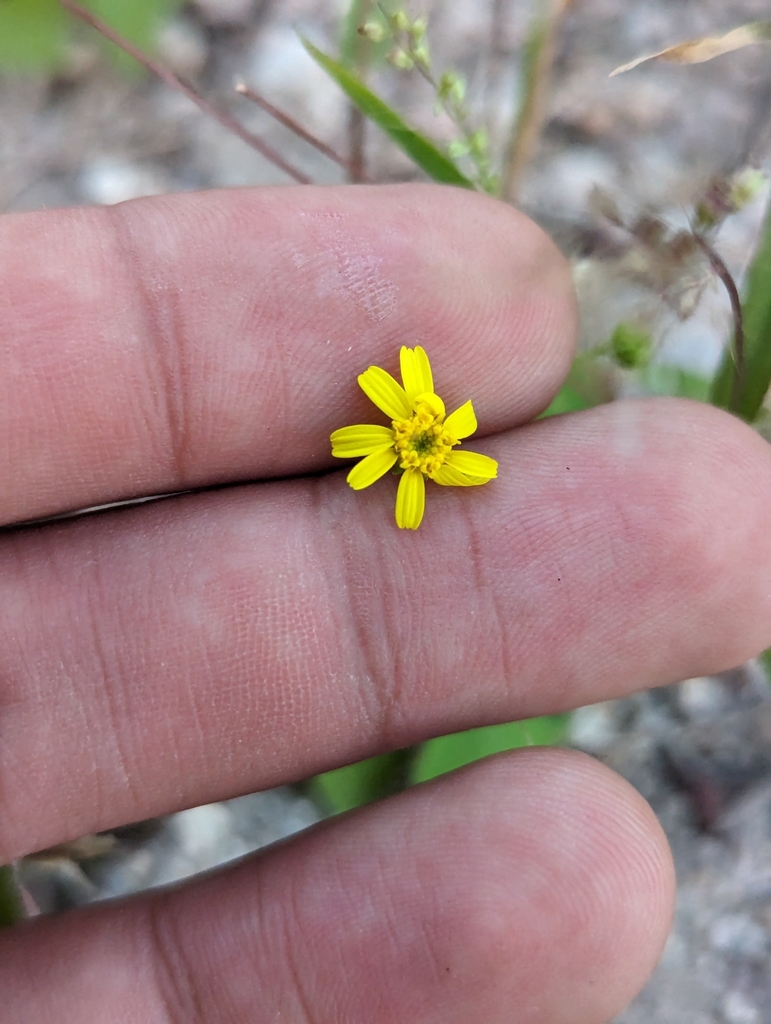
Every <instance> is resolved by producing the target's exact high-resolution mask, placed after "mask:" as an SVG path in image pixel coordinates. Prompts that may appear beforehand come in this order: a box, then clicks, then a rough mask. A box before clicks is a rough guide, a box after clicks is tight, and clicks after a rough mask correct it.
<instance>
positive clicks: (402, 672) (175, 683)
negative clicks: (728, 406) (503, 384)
mask: <svg viewBox="0 0 771 1024" xmlns="http://www.w3.org/2000/svg"><path fill="white" fill-rule="evenodd" d="M486 447H487V448H488V450H489V451H490V452H491V454H493V455H495V456H496V457H497V458H498V459H499V461H500V475H499V478H498V480H496V481H493V482H491V483H490V484H487V485H485V487H482V488H473V489H466V488H463V489H457V490H456V489H451V488H445V487H434V488H431V492H430V494H429V495H428V507H427V511H426V521H425V523H424V525H423V526H421V528H420V530H419V531H418V532H417V533H415V534H410V535H407V534H406V533H405V532H404V531H399V530H397V529H396V528H395V526H394V523H393V501H394V486H393V485H394V481H393V480H387V481H384V482H381V483H380V484H378V485H376V486H375V487H373V488H372V489H371V490H370V491H365V492H363V493H354V492H352V491H351V490H350V489H349V488H348V487H347V486H346V485H345V483H344V476H343V474H331V475H329V476H328V477H326V478H320V479H315V480H310V481H287V482H281V483H276V484H265V485H260V486H258V487H253V488H239V489H232V490H228V491H225V492H221V493H218V494H211V493H207V494H203V495H197V496H194V497H187V498H179V499H174V500H171V501H166V502H162V503H159V504H156V505H154V506H152V507H145V508H143V509H132V510H130V511H127V512H119V513H111V514H109V515H104V516H98V517H93V518H90V519H87V520H81V521H78V522H74V523H67V524H62V525H57V526H55V527H46V528H38V529H35V530H25V531H19V532H18V533H16V534H14V535H10V536H6V537H5V538H4V539H2V541H1V542H0V607H2V608H3V616H2V618H1V619H0V716H1V717H0V733H2V736H3V743H2V745H0V818H2V821H3V829H2V831H1V832H0V862H2V861H3V860H9V859H12V858H13V857H15V856H17V855H20V854H22V853H25V852H28V851H29V850H31V849H35V848H39V847H42V846H48V845H51V844H52V843H54V842H57V841H60V840H62V839H65V838H71V837H73V836H74V835H78V834H83V833H85V832H89V831H95V830H98V829H101V828H109V827H112V826H114V825H117V824H120V823H124V822H126V821H133V820H138V819H141V818H144V817H149V816H151V815H154V814H157V813H161V812H164V811H169V810H173V809H175V808H178V807H181V806H190V805H192V804H197V803H204V802H207V801H208V800H214V799H218V798H221V797H224V796H229V795H233V794H235V793H236V792H246V791H249V790H254V789H259V788H264V787H267V786H271V785H277V784H279V783H281V782H286V781H290V780H295V779H298V778H303V777H306V776H309V775H312V774H314V773H315V772H317V771H321V770H324V769H326V768H330V767H333V766H335V765H338V764H343V763H346V762H348V761H352V760H356V759H357V758H359V757H365V756H367V755H369V754H374V753H378V752H380V751H382V750H385V749H396V748H399V747H404V746H408V745H409V744H412V743H416V742H419V741H420V740H423V739H425V738H427V737H429V736H431V735H436V734H439V733H446V732H453V731H455V730H459V729H462V728H468V727H472V726H477V725H482V724H485V723H489V722H496V721H506V720H509V719H515V718H520V717H529V716H531V715H536V714H542V713H546V712H549V711H556V710H561V709H565V708H567V707H571V706H578V705H582V704H588V703H591V702H593V701H596V700H601V699H603V698H608V697H611V696H614V695H618V694H621V693H625V692H630V691H633V690H635V689H641V688H644V687H647V686H653V685H657V684H662V683H664V682H668V681H671V680H674V679H679V678H686V677H687V676H690V675H697V674H703V673H708V672H714V671H718V670H720V669H724V668H727V667H729V666H731V665H734V664H737V663H738V662H740V661H742V660H743V659H745V658H746V657H749V656H750V655H752V654H755V653H757V652H758V651H759V650H761V649H762V648H763V647H764V646H767V645H768V644H769V643H771V631H770V627H769V623H771V590H769V586H768V580H769V578H771V535H770V534H769V531H768V528H767V510H768V508H769V506H770V505H771V463H770V461H769V448H768V446H767V445H766V443H765V442H764V441H762V440H761V439H760V438H759V437H757V435H755V434H754V433H753V432H752V431H751V430H750V429H749V428H748V427H746V426H745V425H743V424H741V423H740V422H738V421H736V420H734V419H732V418H731V417H728V416H727V415H725V414H722V413H718V412H717V411H715V410H712V409H710V408H708V407H704V406H698V405H696V404H691V403H680V402H668V401H661V402H656V401H649V402H640V403H631V402H630V403H624V404H619V405H617V406H609V407H605V408H602V409H597V410H595V411H592V412H589V413H585V414H581V415H579V416H577V417H564V418H559V419H557V420H553V421H544V422H542V423H539V424H536V425H534V426H532V427H525V428H522V429H520V430H518V431H516V432H512V433H510V434H508V435H505V436H502V437H500V438H498V439H495V440H493V439H488V441H487V442H486Z"/></svg>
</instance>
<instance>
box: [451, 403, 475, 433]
mask: <svg viewBox="0 0 771 1024" xmlns="http://www.w3.org/2000/svg"><path fill="white" fill-rule="evenodd" d="M444 426H445V430H447V432H448V433H450V434H452V436H453V437H456V438H457V439H458V440H459V441H460V439H461V438H462V437H469V436H470V435H471V434H473V433H474V431H475V430H476V428H477V418H476V415H475V413H474V406H473V405H472V404H471V399H469V401H468V402H464V403H463V405H462V406H461V407H460V409H456V410H455V412H451V413H450V415H449V416H448V417H447V419H446V420H445V421H444Z"/></svg>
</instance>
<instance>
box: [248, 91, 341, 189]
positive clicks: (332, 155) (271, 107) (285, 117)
mask: <svg viewBox="0 0 771 1024" xmlns="http://www.w3.org/2000/svg"><path fill="white" fill-rule="evenodd" d="M235 90H236V92H237V93H238V94H239V96H244V97H245V98H246V99H248V100H251V102H252V103H256V104H257V106H258V107H260V108H261V109H262V110H264V111H265V113H266V114H270V116H271V117H272V118H273V119H274V120H275V121H278V123H279V124H283V125H284V127H285V128H288V129H289V131H290V132H294V134H295V135H296V136H297V137H298V138H300V139H302V140H303V141H304V142H307V143H308V144H309V145H311V146H313V147H314V148H315V149H317V150H318V151H319V153H323V154H324V156H326V157H328V158H329V159H330V160H333V161H334V162H335V163H336V164H338V165H339V166H340V167H342V168H343V170H345V171H347V172H348V173H349V174H350V173H351V161H350V160H346V159H345V157H343V156H340V154H339V153H336V152H335V150H334V149H332V147H331V146H328V145H327V144H326V142H323V141H322V140H321V139H320V138H318V137H317V136H316V135H313V134H312V133H311V132H309V131H307V130H306V129H305V128H303V126H302V125H301V124H299V123H298V122H297V121H295V119H294V118H293V117H290V115H289V114H285V113H284V111H283V110H280V109H279V108H278V107H277V106H275V104H273V103H271V102H270V100H266V99H265V97H264V96H262V95H260V93H258V92H257V91H256V90H254V89H252V88H251V87H250V86H248V85H247V84H246V83H245V82H237V83H236V85H235Z"/></svg>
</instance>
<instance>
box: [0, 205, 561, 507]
mask: <svg viewBox="0 0 771 1024" xmlns="http://www.w3.org/2000/svg"><path fill="white" fill-rule="evenodd" d="M574 319H575V316H574V304H573V295H572V285H571V281H570V274H569V270H568V268H567V264H566V263H565V262H564V260H563V259H562V257H560V256H559V254H558V253H557V250H556V249H555V248H554V246H553V245H552V244H551V243H550V242H549V241H548V240H547V239H546V237H545V236H544V235H543V234H542V233H541V231H540V230H539V229H538V228H536V227H535V225H534V224H532V223H531V222H530V221H528V220H527V218H525V217H524V216H523V215H521V214H519V213H517V212H516V211H514V210H513V209H511V208H510V207H507V206H504V205H502V204H499V203H495V202H493V201H492V200H490V199H487V198H483V197H481V196H477V195H474V194H471V193H468V192H465V191H462V190H452V189H446V188H437V187H421V186H406V187H387V188H384V187H378V188H375V189H372V188H356V189H351V188H324V189H316V188H308V189H305V188H285V189H253V190H251V189H244V190H233V191H228V192H214V193H206V194H197V195H193V194H189V195H180V196H174V197H164V198H162V199H148V200H140V201H136V202H132V203H128V204H125V205H119V206H117V207H112V208H102V209H90V210H60V211H55V212H45V213H33V214H23V215H16V216H9V217H5V218H3V219H2V220H0V324H2V328H1V330H2V344H0V477H1V478H2V479H4V480H12V481H13V487H6V488H4V489H3V491H2V494H0V522H2V521H5V522H8V521H18V520H20V519H25V518H32V517H33V516H40V515H45V514H48V513H53V512H56V511H59V510H62V509H70V508H74V507H78V506H85V505H89V504H96V503H99V502H104V501H110V500H114V499H117V498H121V497H131V496H136V495H141V494H150V493H159V492H165V491H172V490H180V489H184V488H188V487H192V486H198V485H203V484H211V483H217V482H222V481H228V480H233V479H254V478H257V477H261V476H271V475H281V476H284V475H288V474H292V473H299V472H304V471H307V470H314V469H319V468H322V467H324V466H327V465H329V464H330V462H331V458H330V453H329V434H330V432H331V431H332V430H334V429H335V428H336V427H340V426H343V425H344V423H345V419H346V417H348V416H352V417H353V419H352V420H351V421H350V422H355V421H356V419H357V418H358V419H359V420H361V418H362V417H364V416H365V414H366V417H367V419H368V420H369V419H371V418H372V413H373V409H372V407H371V405H370V404H369V403H368V401H367V399H366V398H365V397H364V395H363V394H362V393H361V391H360V389H359V388H358V386H357V384H356V377H357V374H359V373H361V372H362V370H363V369H365V368H366V366H367V365H368V364H369V363H377V364H382V365H384V366H386V367H388V368H390V369H392V370H395V369H396V368H397V365H398V358H399V347H400V345H402V344H405V343H407V344H410V345H412V344H415V343H416V342H417V343H420V344H422V345H425V346H426V347H427V348H428V350H429V353H430V354H431V356H432V358H434V360H435V367H436V373H437V386H441V387H442V389H443V395H444V396H446V398H447V401H448V402H449V403H454V404H457V405H460V404H461V403H462V402H465V401H466V400H467V399H468V398H470V397H472V396H473V398H474V399H475V403H476V407H477V410H478V413H479V417H480V423H481V427H482V430H484V431H491V430H497V429H499V428H501V427H504V426H511V425H512V424H514V423H517V422H521V421H523V420H527V419H529V418H530V417H531V416H533V415H534V414H535V413H536V412H538V411H539V410H540V409H541V408H543V406H544V405H545V404H547V403H548V401H549V400H550V398H551V396H552V394H553V393H554V391H555V390H556V389H557V388H558V387H559V383H560V381H561V379H562V377H563V375H564V373H565V372H566V371H567V367H568V365H569V363H570V358H571V353H572V346H573V334H574ZM395 364H396V365H395ZM450 408H452V405H451V406H450Z"/></svg>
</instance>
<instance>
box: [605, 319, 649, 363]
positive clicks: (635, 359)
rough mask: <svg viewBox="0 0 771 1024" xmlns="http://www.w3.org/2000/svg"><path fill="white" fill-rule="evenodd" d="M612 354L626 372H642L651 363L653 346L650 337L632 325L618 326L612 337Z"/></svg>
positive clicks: (610, 347)
mask: <svg viewBox="0 0 771 1024" xmlns="http://www.w3.org/2000/svg"><path fill="white" fill-rule="evenodd" d="M609 349H610V353H611V355H612V356H613V358H614V359H615V360H616V362H617V363H618V365H619V366H621V367H623V369H625V370H642V369H644V368H645V367H646V366H647V365H648V363H650V361H651V355H652V349H653V345H652V343H651V338H650V335H649V334H647V333H646V332H645V331H642V330H640V328H639V327H633V326H632V324H628V323H623V322H622V323H620V324H617V325H616V328H615V330H614V331H613V334H612V335H611V336H610V344H609Z"/></svg>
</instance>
